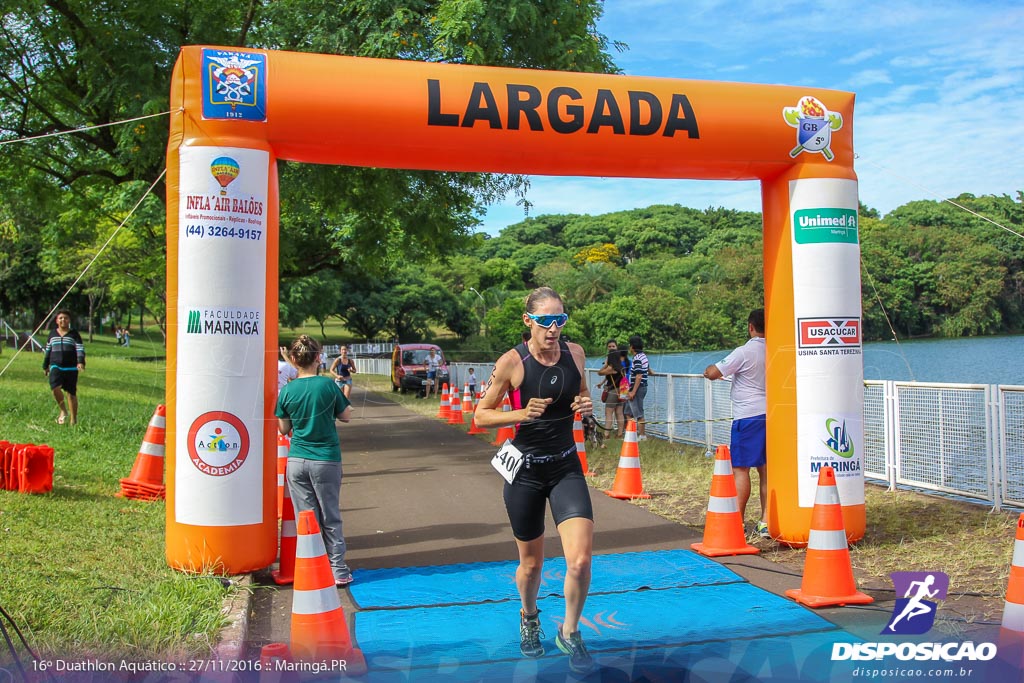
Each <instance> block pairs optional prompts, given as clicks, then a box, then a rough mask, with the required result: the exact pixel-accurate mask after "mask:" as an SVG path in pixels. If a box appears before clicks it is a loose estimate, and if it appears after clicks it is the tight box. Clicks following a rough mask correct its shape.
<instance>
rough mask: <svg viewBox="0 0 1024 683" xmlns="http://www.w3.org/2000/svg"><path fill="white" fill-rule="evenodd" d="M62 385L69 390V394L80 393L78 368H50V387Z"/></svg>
mask: <svg viewBox="0 0 1024 683" xmlns="http://www.w3.org/2000/svg"><path fill="white" fill-rule="evenodd" d="M57 387H60V388H61V389H63V390H64V391H66V392H68V395H69V396H74V395H75V394H77V393H78V370H61V369H60V368H50V389H56V388H57Z"/></svg>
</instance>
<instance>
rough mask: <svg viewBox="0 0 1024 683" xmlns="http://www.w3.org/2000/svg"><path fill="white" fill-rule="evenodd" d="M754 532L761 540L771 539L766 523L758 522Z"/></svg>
mask: <svg viewBox="0 0 1024 683" xmlns="http://www.w3.org/2000/svg"><path fill="white" fill-rule="evenodd" d="M756 531H757V535H758V536H760V537H761V538H768V539H770V538H771V537H772V534H771V532H770V531H768V524H767V522H758V523H757V529H756Z"/></svg>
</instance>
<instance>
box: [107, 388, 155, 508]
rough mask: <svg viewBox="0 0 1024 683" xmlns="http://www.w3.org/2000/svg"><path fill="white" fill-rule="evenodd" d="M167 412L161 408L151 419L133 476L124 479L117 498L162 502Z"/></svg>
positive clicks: (136, 459) (133, 468)
mask: <svg viewBox="0 0 1024 683" xmlns="http://www.w3.org/2000/svg"><path fill="white" fill-rule="evenodd" d="M166 416H167V409H166V408H165V407H164V406H162V405H158V406H157V407H156V410H155V411H153V417H152V418H150V420H149V426H148V427H147V428H146V435H145V436H144V437H142V445H141V446H139V454H138V456H136V458H135V466H134V467H132V471H131V474H129V475H128V477H127V478H125V479H122V480H121V491H120V492H119V493H117V494H116V495H117V496H118V497H123V498H135V499H137V500H162V499H163V498H164V496H165V494H166V487H165V486H164V442H165V439H166V436H165V430H166V428H167V417H166Z"/></svg>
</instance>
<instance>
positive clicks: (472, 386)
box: [466, 368, 476, 402]
mask: <svg viewBox="0 0 1024 683" xmlns="http://www.w3.org/2000/svg"><path fill="white" fill-rule="evenodd" d="M467 374H468V375H469V376H468V377H466V384H468V385H469V395H470V397H471V398H472V399H473V401H474V402H476V372H475V371H474V370H473V368H470V369H469V370H468V371H467Z"/></svg>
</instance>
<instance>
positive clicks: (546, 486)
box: [504, 453, 594, 541]
mask: <svg viewBox="0 0 1024 683" xmlns="http://www.w3.org/2000/svg"><path fill="white" fill-rule="evenodd" d="M504 497H505V510H506V511H507V512H508V520H509V522H511V523H512V534H513V535H514V536H515V537H516V538H517V539H518V540H520V541H532V540H534V539H536V538H539V537H540V536H542V535H544V513H545V504H546V502H547V501H550V502H551V516H552V517H554V518H555V525H556V526H557V525H559V524H561V523H562V522H564V521H565V520H567V519H572V518H573V517H584V518H586V519H589V520H591V521H593V519H594V508H593V506H592V505H591V503H590V487H589V486H588V485H587V481H586V479H584V478H583V466H582V465H581V464H580V459H579V456H577V455H576V454H575V453H573V454H571V455H568V456H566V457H564V458H561V459H559V460H554V461H551V462H547V463H543V464H539V465H538V464H536V463H534V464H531V466H530V467H529V469H527V467H526V465H525V463H524V464H523V467H522V469H520V470H519V474H518V475H516V479H515V482H513V483H512V484H508V483H506V484H505V492H504Z"/></svg>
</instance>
